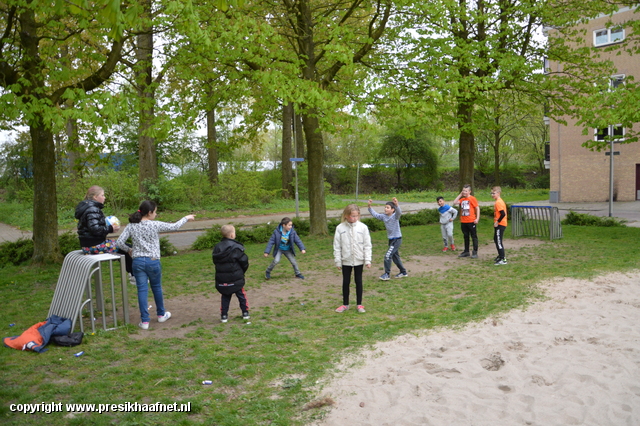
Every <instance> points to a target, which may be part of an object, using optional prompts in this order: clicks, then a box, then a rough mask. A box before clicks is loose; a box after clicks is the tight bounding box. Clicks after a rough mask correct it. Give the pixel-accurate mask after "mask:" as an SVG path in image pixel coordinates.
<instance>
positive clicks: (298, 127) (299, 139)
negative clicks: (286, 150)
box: [293, 111, 305, 158]
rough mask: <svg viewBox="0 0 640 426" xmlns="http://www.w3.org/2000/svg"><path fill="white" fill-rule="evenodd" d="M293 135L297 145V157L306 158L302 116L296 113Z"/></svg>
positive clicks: (294, 115) (294, 114)
mask: <svg viewBox="0 0 640 426" xmlns="http://www.w3.org/2000/svg"><path fill="white" fill-rule="evenodd" d="M293 134H294V137H295V143H296V157H297V158H305V154H304V151H305V150H304V134H303V132H302V116H301V115H300V114H296V113H295V111H294V113H293Z"/></svg>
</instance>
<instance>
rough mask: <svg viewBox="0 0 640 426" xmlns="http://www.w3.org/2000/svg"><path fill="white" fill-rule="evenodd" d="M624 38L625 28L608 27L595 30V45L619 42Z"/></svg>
mask: <svg viewBox="0 0 640 426" xmlns="http://www.w3.org/2000/svg"><path fill="white" fill-rule="evenodd" d="M622 40H624V29H623V28H607V29H604V30H596V31H594V32H593V45H594V46H605V45H607V44H613V43H618V42H620V41H622Z"/></svg>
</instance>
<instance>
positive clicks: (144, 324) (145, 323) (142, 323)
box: [138, 322, 149, 330]
mask: <svg viewBox="0 0 640 426" xmlns="http://www.w3.org/2000/svg"><path fill="white" fill-rule="evenodd" d="M138 327H140V328H141V329H143V330H148V329H149V323H148V322H141V323H140V324H138Z"/></svg>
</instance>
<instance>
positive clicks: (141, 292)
mask: <svg viewBox="0 0 640 426" xmlns="http://www.w3.org/2000/svg"><path fill="white" fill-rule="evenodd" d="M133 276H134V277H136V285H137V287H138V306H139V308H140V320H141V321H142V322H149V309H148V308H149V304H148V297H149V286H150V287H151V292H152V293H153V299H154V300H155V302H156V312H157V314H158V315H159V316H162V315H164V298H163V297H162V266H161V265H160V259H155V258H151V257H136V258H134V259H133ZM147 283H149V284H148V285H147Z"/></svg>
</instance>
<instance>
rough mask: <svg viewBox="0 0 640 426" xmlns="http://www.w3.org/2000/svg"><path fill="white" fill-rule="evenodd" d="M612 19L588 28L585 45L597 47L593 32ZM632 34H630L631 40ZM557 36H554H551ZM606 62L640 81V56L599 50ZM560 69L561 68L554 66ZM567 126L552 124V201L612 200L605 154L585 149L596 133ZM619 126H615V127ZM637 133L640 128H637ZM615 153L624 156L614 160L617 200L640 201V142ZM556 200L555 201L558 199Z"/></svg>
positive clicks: (617, 18) (617, 19)
mask: <svg viewBox="0 0 640 426" xmlns="http://www.w3.org/2000/svg"><path fill="white" fill-rule="evenodd" d="M634 16H635V17H636V19H637V16H636V15H635V14H634V12H633V11H626V12H622V13H618V14H615V15H613V17H611V20H612V22H614V23H621V22H625V21H627V20H629V19H633V17H634ZM609 19H610V18H609V17H602V18H598V19H593V20H591V21H589V22H588V23H587V24H585V28H586V30H587V32H586V36H585V43H586V44H588V45H589V46H593V32H594V31H595V30H600V29H604V28H605V27H606V23H607V22H608V21H609ZM628 34H629V30H627V34H626V35H627V36H628ZM550 36H553V34H550ZM599 50H600V52H599V53H600V55H601V57H602V58H603V59H611V60H612V61H613V62H614V64H615V65H616V68H617V70H618V74H624V75H625V77H627V76H634V77H635V80H636V81H637V80H638V79H640V56H639V55H636V56H630V55H627V54H624V53H623V54H621V55H619V56H618V55H617V54H616V53H617V52H604V48H602V49H599ZM550 66H551V68H552V69H557V68H558V67H559V65H558V64H551V65H550ZM566 121H567V125H566V126H565V125H562V124H560V123H557V122H555V121H554V120H551V121H550V125H549V142H550V170H549V171H550V176H551V188H550V190H551V195H550V198H551V201H552V202H553V201H557V202H601V201H608V200H609V186H610V183H609V182H610V179H609V176H610V162H609V156H608V155H605V152H604V151H603V152H592V151H590V150H589V149H587V148H584V147H582V143H584V142H585V141H586V140H587V139H588V138H593V137H594V129H589V134H588V135H584V134H582V131H583V129H582V127H577V126H576V125H575V124H576V122H575V120H571V119H569V118H566ZM612 124H615V123H612ZM635 127H636V129H637V128H638V126H637V125H636V126H635ZM614 145H615V148H614V149H615V150H616V151H619V152H620V155H615V156H614V161H613V165H614V184H613V193H614V200H617V201H633V200H636V199H640V197H638V193H637V188H636V179H637V176H636V173H637V172H636V169H637V167H636V165H637V164H640V142H634V143H630V144H619V143H616V144H614ZM554 198H555V199H554Z"/></svg>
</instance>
